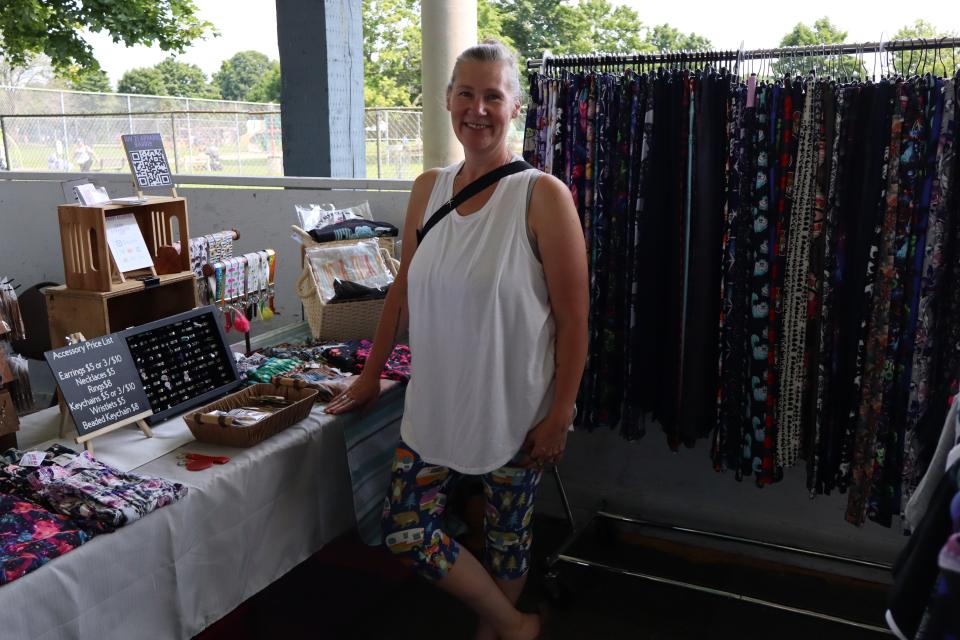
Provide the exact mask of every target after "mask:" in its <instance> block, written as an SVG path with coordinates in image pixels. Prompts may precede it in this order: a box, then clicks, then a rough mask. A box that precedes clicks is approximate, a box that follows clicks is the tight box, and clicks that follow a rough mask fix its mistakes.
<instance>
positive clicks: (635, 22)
mask: <svg viewBox="0 0 960 640" xmlns="http://www.w3.org/2000/svg"><path fill="white" fill-rule="evenodd" d="M572 15H573V20H574V25H573V26H574V34H571V35H573V36H574V37H573V39H572V40H570V41H568V42H566V43H563V44H561V45H560V46H559V47H557V49H556V51H555V53H590V52H593V51H602V52H605V53H643V52H647V51H652V50H653V47H651V46H650V44H649V43H648V42H647V41H646V40H645V39H644V38H643V31H644V27H643V23H642V22H641V20H640V16H639V14H637V12H636V11H634V10H633V9H631V8H630V7H627V6H623V5H620V6H618V7H616V8H614V7H613V5H611V4H610V2H609V0H580V3H579V4H578V5H576V7H574V11H573V14H572Z"/></svg>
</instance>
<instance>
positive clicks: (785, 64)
mask: <svg viewBox="0 0 960 640" xmlns="http://www.w3.org/2000/svg"><path fill="white" fill-rule="evenodd" d="M846 39H847V32H846V31H841V30H840V28H839V27H837V26H836V25H834V24H833V23H832V22H830V18H828V17H826V16H824V17H823V18H820V19H819V20H817V21H815V22H814V23H813V26H812V27H810V26H808V25H805V24H803V23H802V22H798V23H797V24H796V26H794V27H793V29H792V30H791V31H790V32H789V33H787V34H786V35H785V36H783V38H781V39H780V46H781V47H807V46H812V45H818V44H819V45H830V44H842V43H843V42H846ZM825 50H826V51H827V52H828V54H827V55H826V56H802V57H796V58H790V57H787V58H781V59H780V60H778V61H777V62H775V63H774V64H773V72H774V74H775V75H778V76H783V75H797V74H800V75H803V74H806V73H808V72H809V71H810V70H811V69H813V70H816V71H817V72H818V73H821V74H823V75H829V76H833V77H841V76H851V75H859V74H860V73H861V72H862V67H861V66H860V62H859V61H858V60H857V59H856V58H855V57H853V56H841V57H837V56H830V55H829V49H828V48H827V49H825Z"/></svg>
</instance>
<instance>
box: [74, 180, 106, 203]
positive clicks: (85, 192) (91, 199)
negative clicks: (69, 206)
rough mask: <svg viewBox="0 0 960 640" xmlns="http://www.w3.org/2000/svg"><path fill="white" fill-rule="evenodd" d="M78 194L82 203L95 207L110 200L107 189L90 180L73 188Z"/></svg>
mask: <svg viewBox="0 0 960 640" xmlns="http://www.w3.org/2000/svg"><path fill="white" fill-rule="evenodd" d="M73 190H74V191H75V192H76V194H77V198H78V199H79V200H80V204H82V205H84V206H87V207H93V206H96V205H98V204H103V203H104V202H107V201H108V200H110V196H108V195H107V192H106V190H105V189H99V188H97V187H95V186H94V185H92V184H90V183H89V182H87V183H85V184H78V185H77V186H75V187H74V188H73Z"/></svg>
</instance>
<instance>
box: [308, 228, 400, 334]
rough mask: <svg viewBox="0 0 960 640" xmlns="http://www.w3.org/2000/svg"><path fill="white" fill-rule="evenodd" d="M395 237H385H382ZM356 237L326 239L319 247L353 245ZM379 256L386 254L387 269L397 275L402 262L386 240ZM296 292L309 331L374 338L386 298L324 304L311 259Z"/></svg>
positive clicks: (384, 256) (384, 257) (381, 246)
mask: <svg viewBox="0 0 960 640" xmlns="http://www.w3.org/2000/svg"><path fill="white" fill-rule="evenodd" d="M383 239H386V240H391V241H392V240H393V238H382V239H381V240H383ZM355 242H357V241H356V240H345V241H343V242H324V243H322V244H316V243H315V244H316V246H325V245H336V244H353V243H355ZM380 255H381V256H383V259H384V261H385V262H386V264H387V268H388V269H390V272H391V273H392V274H393V276H394V277H396V276H397V271H398V269H399V265H400V263H399V262H397V261H396V260H394V259H393V258H392V257H391V256H390V254H389V253H388V252H387V250H386V249H384V247H383V243H381V245H380ZM297 295H298V296H299V297H300V301H301V302H302V303H303V311H304V314H305V315H306V316H307V323H308V324H309V325H310V332H311V333H312V334H313V337H314V338H317V339H318V340H352V339H357V338H372V337H373V334H374V333H376V331H377V323H378V322H379V321H380V312H381V311H383V302H384V299H383V298H380V299H378V300H355V301H347V302H337V303H334V304H324V303H323V301H322V300H321V298H320V294H319V292H318V291H317V281H316V277H315V275H314V273H313V269H312V268H311V267H310V261H309V260H306V261H305V262H304V265H303V273H302V274H301V275H300V279H299V280H297Z"/></svg>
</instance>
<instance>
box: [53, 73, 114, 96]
mask: <svg viewBox="0 0 960 640" xmlns="http://www.w3.org/2000/svg"><path fill="white" fill-rule="evenodd" d="M64 80H65V81H66V84H67V88H68V89H72V90H73V91H94V92H98V93H110V92H111V91H113V88H112V87H111V86H110V77H109V76H108V75H107V72H106V71H104V70H103V69H101V68H99V67H97V68H93V67H90V68H88V69H83V70H80V71H78V72H76V73H71V74H69V75H67V77H66V78H64Z"/></svg>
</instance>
